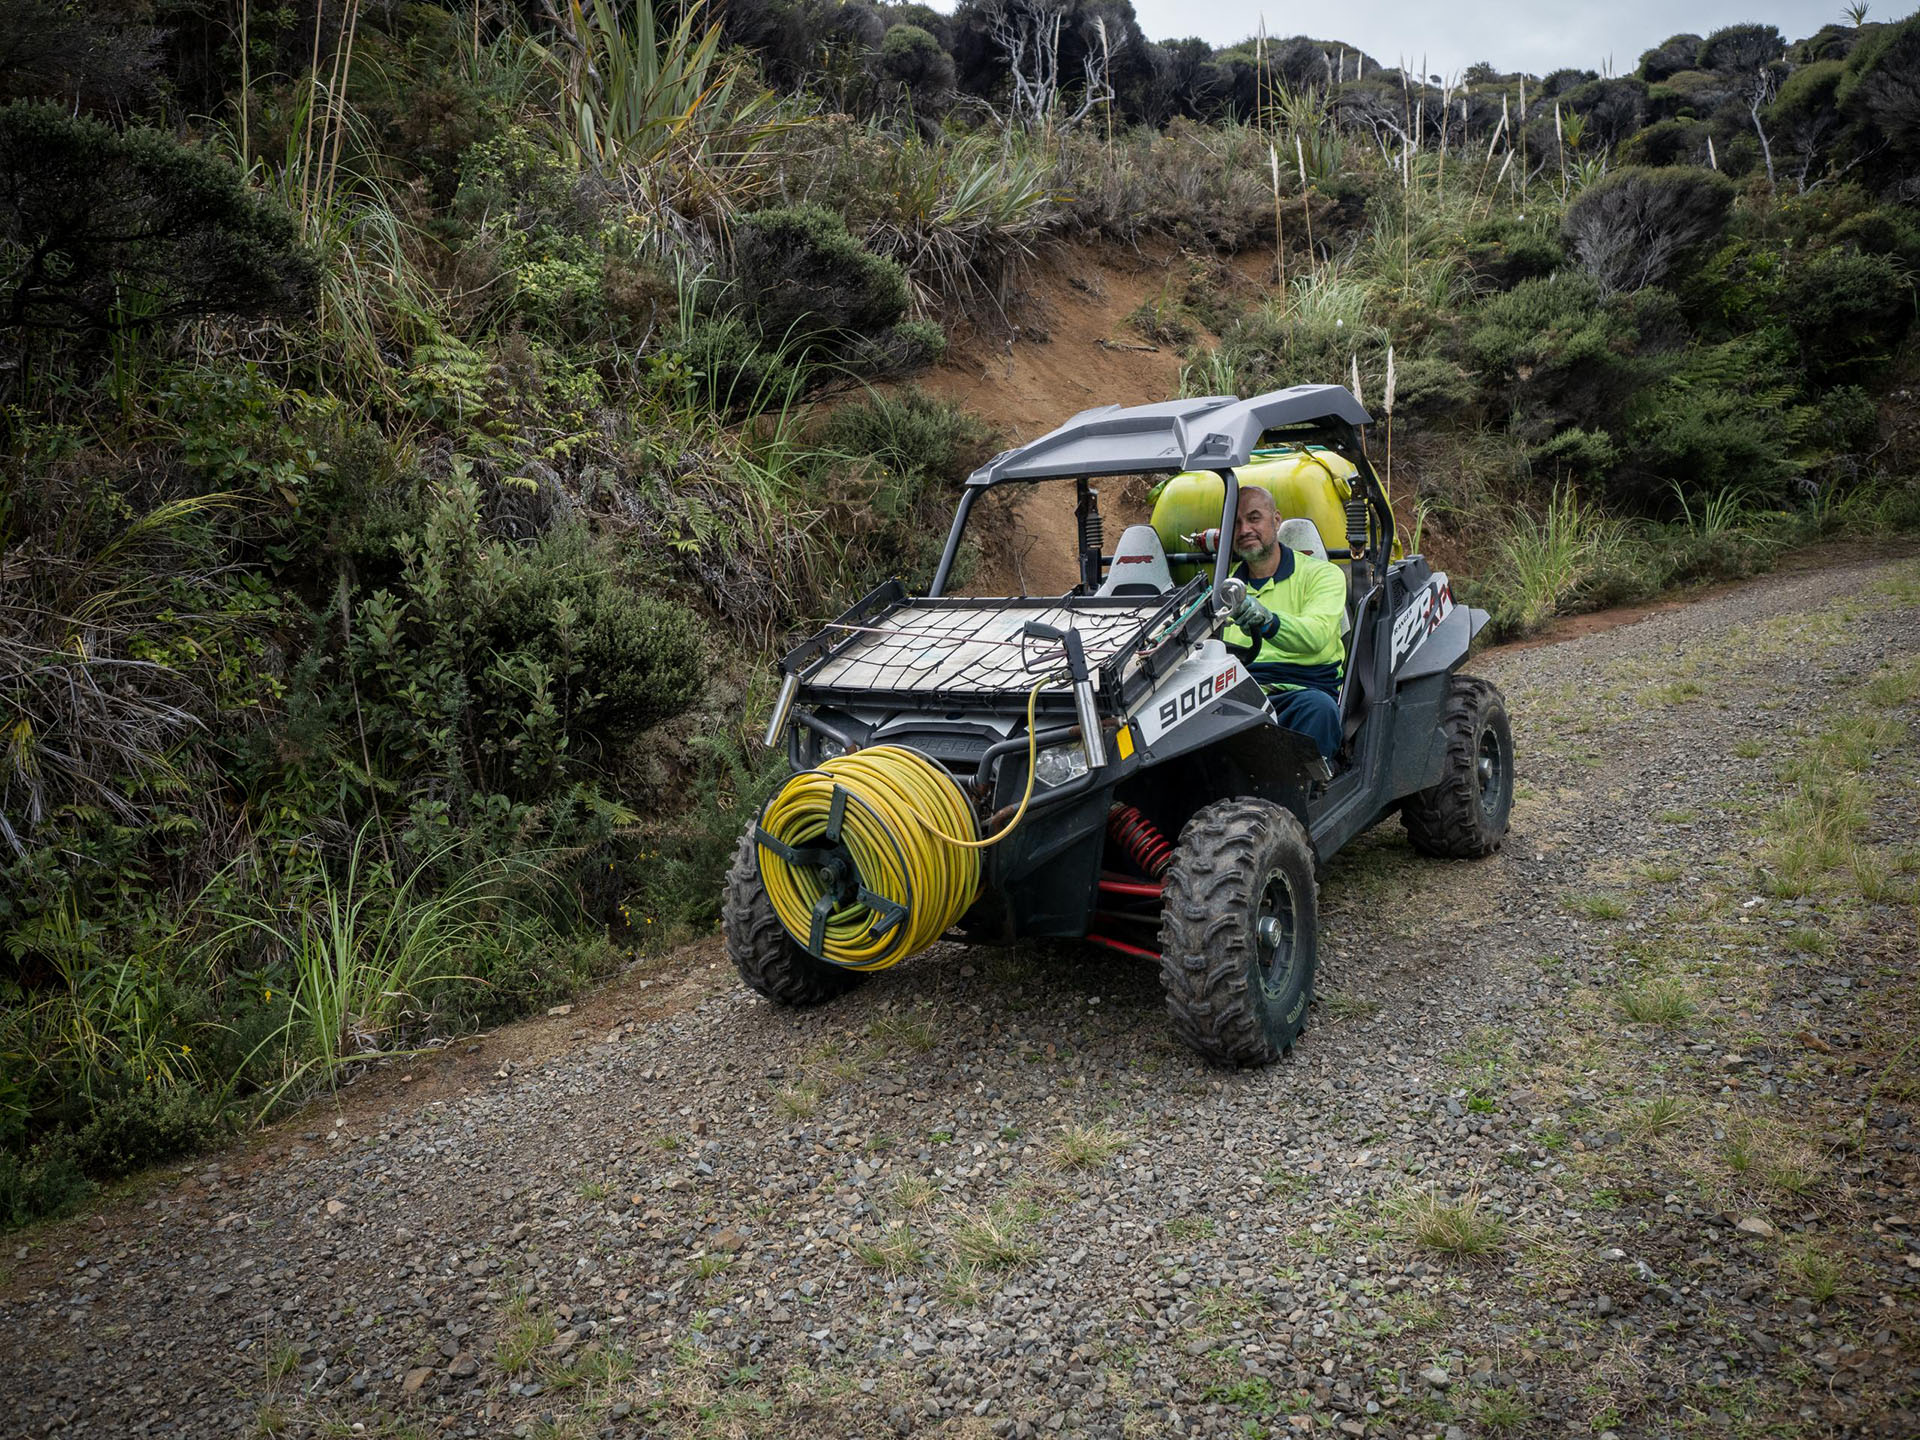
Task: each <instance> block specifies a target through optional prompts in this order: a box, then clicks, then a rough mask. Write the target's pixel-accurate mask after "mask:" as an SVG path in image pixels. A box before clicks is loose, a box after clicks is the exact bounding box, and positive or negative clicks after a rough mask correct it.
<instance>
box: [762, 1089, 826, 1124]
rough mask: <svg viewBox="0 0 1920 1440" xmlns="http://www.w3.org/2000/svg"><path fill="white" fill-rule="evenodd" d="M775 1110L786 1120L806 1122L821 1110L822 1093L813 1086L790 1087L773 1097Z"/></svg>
mask: <svg viewBox="0 0 1920 1440" xmlns="http://www.w3.org/2000/svg"><path fill="white" fill-rule="evenodd" d="M773 1108H774V1112H775V1113H776V1114H778V1115H780V1116H781V1117H782V1118H784V1119H788V1120H804V1119H806V1118H807V1117H808V1116H809V1115H811V1114H813V1112H814V1111H816V1110H818V1109H819V1108H820V1092H819V1091H818V1090H817V1089H815V1088H814V1087H813V1086H811V1085H789V1086H787V1087H785V1088H784V1089H782V1090H781V1091H780V1092H779V1093H778V1094H777V1095H775V1096H774V1097H773Z"/></svg>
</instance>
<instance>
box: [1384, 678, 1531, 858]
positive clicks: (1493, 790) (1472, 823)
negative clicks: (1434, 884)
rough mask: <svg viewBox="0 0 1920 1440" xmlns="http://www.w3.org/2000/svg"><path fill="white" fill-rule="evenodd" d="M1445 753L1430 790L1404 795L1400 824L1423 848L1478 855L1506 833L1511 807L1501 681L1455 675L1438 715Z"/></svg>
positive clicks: (1508, 734) (1509, 737) (1508, 730)
mask: <svg viewBox="0 0 1920 1440" xmlns="http://www.w3.org/2000/svg"><path fill="white" fill-rule="evenodd" d="M1440 729H1441V732H1442V733H1443V734H1444V735H1445V736H1446V746H1447V750H1446V760H1445V762H1444V764H1443V767H1442V769H1441V772H1440V779H1439V781H1438V782H1437V783H1436V784H1434V785H1433V787H1432V788H1431V789H1427V790H1422V791H1420V792H1419V793H1418V794H1416V795H1410V796H1408V797H1407V799H1406V802H1405V803H1404V804H1403V805H1402V806H1401V807H1400V823H1401V824H1403V825H1405V826H1406V827H1407V838H1408V839H1409V840H1410V841H1412V842H1413V848H1414V849H1416V850H1418V851H1419V852H1420V853H1421V854H1423V855H1435V856H1439V857H1441V858H1443V859H1449V860H1477V859H1479V858H1480V857H1481V856H1483V855H1491V854H1492V853H1493V852H1494V851H1496V850H1498V849H1499V848H1500V845H1501V842H1503V841H1504V840H1505V839H1506V838H1507V820H1508V817H1510V816H1511V815H1512V813H1513V727H1512V725H1511V724H1509V723H1508V720H1507V702H1506V700H1505V698H1504V697H1502V695H1501V694H1500V691H1499V689H1498V688H1497V687H1495V686H1494V685H1492V684H1489V683H1488V682H1487V681H1485V680H1480V679H1476V678H1475V677H1474V676H1472V675H1455V676H1454V677H1453V681H1452V684H1451V686H1450V688H1449V689H1448V691H1447V703H1446V708H1445V710H1444V711H1443V712H1442V714H1441V717H1440Z"/></svg>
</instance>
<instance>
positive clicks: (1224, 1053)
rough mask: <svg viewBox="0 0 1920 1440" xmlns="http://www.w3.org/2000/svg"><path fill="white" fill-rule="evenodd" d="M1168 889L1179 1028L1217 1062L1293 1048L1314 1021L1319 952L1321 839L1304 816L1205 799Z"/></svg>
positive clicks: (1168, 956)
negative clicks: (1317, 844)
mask: <svg viewBox="0 0 1920 1440" xmlns="http://www.w3.org/2000/svg"><path fill="white" fill-rule="evenodd" d="M1161 885H1162V910H1161V918H1160V981H1161V984H1162V985H1164V986H1165V987H1166V992H1167V1015H1168V1017H1169V1018H1170V1019H1171V1020H1172V1022H1173V1033H1174V1034H1175V1035H1176V1036H1178V1037H1179V1038H1180V1040H1181V1041H1183V1042H1184V1043H1185V1044H1187V1045H1188V1046H1190V1047H1192V1048H1193V1049H1194V1050H1196V1051H1198V1052H1199V1053H1200V1054H1201V1055H1202V1056H1204V1057H1205V1058H1206V1059H1208V1060H1210V1061H1212V1062H1213V1063H1214V1064H1216V1065H1265V1064H1267V1063H1269V1062H1271V1061H1273V1060H1277V1059H1279V1058H1280V1057H1281V1056H1282V1055H1285V1054H1286V1053H1287V1052H1288V1051H1289V1050H1291V1049H1292V1048H1293V1042H1294V1041H1295V1040H1296V1039H1298V1038H1299V1036H1300V1033H1301V1031H1302V1030H1304V1029H1305V1028H1306V1020H1307V1007H1308V1005H1309V1004H1311V1003H1312V1001H1313V974H1314V961H1315V958H1316V954H1317V949H1318V930H1319V923H1318V922H1319V898H1318V893H1317V891H1316V890H1315V887H1314V879H1313V845H1312V843H1311V842H1310V841H1309V840H1308V839H1307V832H1306V830H1305V829H1304V828H1303V827H1302V826H1301V824H1300V822H1299V820H1297V819H1295V818H1294V815H1293V813H1292V812H1291V811H1289V810H1286V809H1284V808H1282V807H1281V806H1279V805H1275V804H1273V803H1272V802H1271V801H1267V800H1222V801H1220V802H1218V803H1217V804H1213V805H1209V806H1207V807H1206V808H1205V809H1204V810H1202V811H1200V812H1199V813H1198V814H1197V815H1195V816H1194V817H1193V819H1191V820H1189V821H1188V822H1187V825H1186V828H1185V829H1184V830H1182V831H1181V832H1180V843H1179V845H1177V846H1176V847H1175V849H1174V852H1173V861H1172V863H1171V864H1170V865H1169V866H1168V867H1167V872H1166V874H1165V875H1164V876H1163V877H1162V878H1161ZM1263 920H1265V921H1267V922H1269V923H1267V924H1266V925H1264V926H1263V924H1262V921H1263Z"/></svg>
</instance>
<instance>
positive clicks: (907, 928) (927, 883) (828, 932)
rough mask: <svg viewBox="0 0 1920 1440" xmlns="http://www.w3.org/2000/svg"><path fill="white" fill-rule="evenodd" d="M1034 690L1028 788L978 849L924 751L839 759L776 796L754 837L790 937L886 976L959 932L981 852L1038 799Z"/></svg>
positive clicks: (956, 798)
mask: <svg viewBox="0 0 1920 1440" xmlns="http://www.w3.org/2000/svg"><path fill="white" fill-rule="evenodd" d="M1051 678H1052V677H1047V678H1044V679H1042V680H1040V681H1039V683H1037V684H1036V685H1035V686H1034V687H1033V690H1032V692H1031V693H1030V694H1029V695H1028V696H1027V788H1026V793H1025V794H1024V795H1022V796H1021V797H1020V808H1019V809H1018V810H1016V811H1015V812H1014V815H1013V818H1012V819H1011V820H1009V821H1008V822H1007V824H1006V827H1005V828H1004V829H1001V830H998V831H996V832H995V833H994V834H992V835H990V836H987V837H985V838H982V837H981V836H980V833H979V830H980V827H979V823H978V821H977V820H976V819H975V818H974V812H973V805H972V803H971V802H970V801H969V800H968V798H967V796H966V793H965V792H964V791H962V790H961V788H960V785H959V782H958V781H956V780H955V779H954V778H953V777H952V776H951V775H949V774H948V773H947V772H946V771H945V770H944V769H942V768H941V767H940V766H939V765H936V764H935V763H934V762H933V761H931V760H929V759H928V758H927V757H926V756H924V755H922V754H921V753H920V752H919V751H918V750H909V749H908V748H906V747H905V746H903V745H873V746H869V747H868V748H867V749H864V750H855V751H853V752H851V753H850V754H846V755H836V756H835V757H834V758H833V759H831V760H825V761H822V762H821V763H820V765H819V766H818V767H817V768H815V769H812V770H807V771H804V772H802V773H801V774H799V775H795V776H794V777H793V778H791V779H790V780H788V781H787V782H786V784H784V785H782V786H781V787H780V788H779V790H777V791H775V792H774V795H773V798H772V799H771V800H769V801H768V802H767V807H766V809H765V810H763V811H762V812H761V814H760V823H759V825H758V826H757V827H756V828H755V830H754V839H755V841H756V842H757V843H756V849H755V856H756V858H757V859H758V861H759V865H760V881H761V884H763V885H764V886H765V887H766V891H767V898H768V899H769V900H771V901H772V902H773V909H774V913H775V914H776V915H778V916H779V918H780V924H781V925H782V927H784V928H785V930H786V932H787V933H788V934H789V935H790V936H792V937H793V939H794V940H795V941H796V942H797V943H798V944H800V945H802V946H804V947H805V948H806V950H807V951H808V953H809V954H812V955H815V956H817V957H819V958H820V959H822V960H825V961H827V962H828V963H829V964H833V965H839V966H843V967H844V968H846V969H849V970H884V969H886V968H887V967H888V966H889V965H897V964H898V963H899V962H900V961H902V960H905V959H906V958H907V957H908V956H910V955H917V954H918V953H919V952H920V951H922V950H924V949H926V948H927V947H928V946H929V945H931V944H932V943H933V942H934V941H936V940H938V939H939V938H940V937H941V936H942V935H944V934H945V933H946V932H947V931H948V930H949V929H951V928H952V927H953V925H954V924H955V922H957V921H958V920H959V919H960V917H961V916H962V915H964V914H966V912H967V909H968V907H969V906H971V905H972V904H973V902H974V900H975V899H976V898H977V897H978V896H979V894H980V851H982V850H984V849H986V848H987V847H988V846H990V845H997V844H999V843H1000V842H1001V841H1002V840H1004V839H1006V838H1007V836H1009V835H1011V834H1012V833H1013V831H1014V829H1015V827H1016V826H1018V825H1019V824H1020V821H1021V819H1022V818H1023V817H1024V816H1025V815H1026V813H1027V805H1028V803H1029V802H1030V801H1031V800H1032V799H1033V785H1034V769H1035V765H1036V762H1037V761H1038V759H1039V753H1040V750H1039V738H1040V737H1039V732H1038V731H1037V730H1036V729H1035V728H1034V716H1035V707H1036V706H1037V705H1038V703H1039V699H1040V691H1041V690H1042V689H1043V688H1044V687H1045V686H1046V685H1047V684H1048V683H1049V680H1050V679H1051Z"/></svg>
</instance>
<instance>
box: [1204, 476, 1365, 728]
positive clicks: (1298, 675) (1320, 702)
mask: <svg viewBox="0 0 1920 1440" xmlns="http://www.w3.org/2000/svg"><path fill="white" fill-rule="evenodd" d="M1279 529H1280V508H1279V506H1277V505H1275V504H1274V502H1273V496H1272V495H1271V494H1269V493H1268V492H1267V491H1266V490H1264V489H1262V488H1261V487H1260V486H1258V485H1242V486H1241V487H1240V499H1239V502H1238V504H1237V505H1236V506H1235V509H1234V520H1233V553H1234V556H1235V557H1236V558H1237V559H1238V560H1239V561H1240V563H1239V564H1238V565H1236V566H1235V567H1234V571H1233V573H1234V575H1235V576H1236V577H1237V578H1239V579H1241V580H1244V581H1246V584H1247V593H1246V596H1245V598H1243V599H1242V600H1241V601H1240V603H1239V604H1238V605H1237V606H1235V607H1234V611H1233V619H1232V622H1231V623H1230V624H1229V625H1228V626H1227V628H1226V630H1225V631H1224V632H1223V633H1222V635H1221V638H1222V639H1223V640H1225V641H1226V642H1227V643H1228V644H1229V645H1240V646H1252V645H1255V644H1258V646H1259V653H1258V654H1257V655H1256V656H1255V657H1254V660H1253V664H1252V665H1251V666H1250V667H1249V668H1250V669H1251V670H1252V671H1253V678H1254V679H1255V680H1257V681H1258V682H1259V684H1260V687H1261V689H1263V690H1265V691H1266V692H1267V693H1268V695H1269V696H1271V697H1272V703H1273V710H1274V717H1275V718H1276V719H1277V720H1278V721H1279V722H1280V724H1281V725H1282V726H1284V727H1285V728H1286V729H1288V730H1296V731H1298V732H1299V733H1300V734H1302V735H1305V736H1306V737H1307V738H1308V739H1310V740H1312V741H1313V743H1314V745H1315V746H1316V747H1317V748H1318V749H1319V751H1320V753H1321V754H1322V755H1324V756H1326V757H1328V758H1329V759H1331V758H1332V757H1333V755H1334V753H1335V752H1336V751H1338V750H1339V748H1340V701H1339V696H1340V675H1341V664H1342V662H1343V661H1344V660H1345V658H1346V649H1345V647H1344V646H1343V645H1342V644H1341V640H1340V621H1341V618H1342V617H1343V616H1344V615H1345V614H1346V608H1347V580H1346V576H1344V575H1342V574H1341V573H1340V567H1339V566H1337V565H1335V564H1333V562H1331V561H1329V560H1321V559H1318V558H1317V557H1315V556H1312V555H1305V554H1302V553H1301V552H1299V551H1297V550H1290V549H1288V548H1287V547H1286V546H1285V545H1282V544H1281V543H1280V542H1279V539H1278V532H1279Z"/></svg>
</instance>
